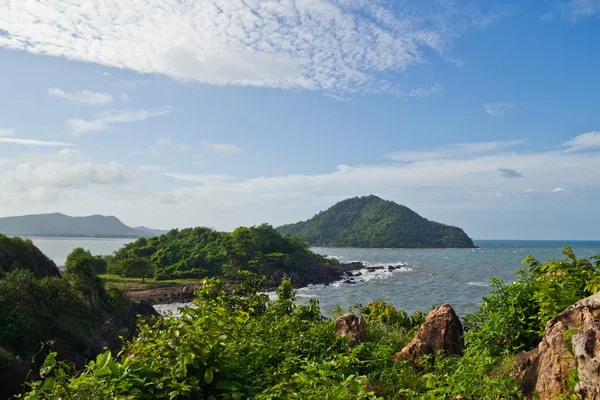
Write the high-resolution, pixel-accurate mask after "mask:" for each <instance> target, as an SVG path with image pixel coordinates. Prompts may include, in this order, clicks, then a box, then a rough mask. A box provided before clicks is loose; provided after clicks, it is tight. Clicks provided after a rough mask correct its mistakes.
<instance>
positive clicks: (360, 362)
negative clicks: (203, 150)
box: [26, 247, 600, 400]
mask: <svg viewBox="0 0 600 400" xmlns="http://www.w3.org/2000/svg"><path fill="white" fill-rule="evenodd" d="M565 254H566V256H567V258H566V259H565V260H558V261H556V260H550V261H549V262H548V263H546V264H541V263H539V262H537V261H536V260H534V259H532V258H528V259H527V260H526V262H527V263H528V264H529V268H527V269H524V270H523V271H521V272H519V278H518V279H517V281H515V282H514V283H511V284H508V285H507V284H504V283H502V282H501V281H499V280H494V281H493V282H492V286H493V287H494V289H493V291H492V292H491V294H490V295H489V296H487V297H486V298H484V303H483V305H482V307H481V308H480V310H479V311H478V312H477V313H475V314H473V315H469V316H468V317H467V318H465V322H466V327H467V332H466V334H465V344H466V349H465V351H464V353H463V354H462V355H461V356H455V357H442V356H441V355H440V354H436V355H432V356H426V357H424V358H423V359H422V362H421V364H420V366H419V368H415V367H413V366H412V365H410V364H408V362H398V363H393V362H392V361H391V358H392V356H393V355H394V354H395V353H396V352H397V351H399V350H400V349H401V348H402V347H403V346H404V345H405V344H406V343H407V342H408V341H409V340H410V339H411V337H412V336H413V335H414V333H415V329H416V327H417V326H418V325H419V324H420V323H421V322H422V321H423V316H424V315H423V314H421V313H416V314H415V315H413V316H408V315H407V314H406V313H404V312H403V311H401V310H396V309H394V308H393V307H392V306H391V305H388V304H385V303H383V302H381V301H379V302H373V303H370V304H368V305H367V306H365V307H361V306H359V308H358V309H357V311H358V312H360V313H362V314H363V315H364V316H365V319H366V320H367V325H368V329H367V332H368V334H367V339H366V340H365V341H363V342H362V343H360V344H359V345H357V346H356V347H354V348H351V349H349V348H348V342H347V339H346V338H336V337H335V336H334V329H333V321H332V320H331V319H327V318H324V317H323V316H322V315H321V313H320V310H319V307H318V302H317V301H316V300H312V301H311V302H310V303H309V304H308V305H307V306H299V305H296V304H295V302H294V293H293V291H292V287H291V285H290V283H289V282H287V281H284V283H283V284H282V286H281V287H280V288H279V290H278V299H277V300H274V301H270V300H269V299H268V297H267V296H266V295H262V294H258V293H257V292H256V289H257V282H256V280H249V281H241V282H240V285H239V286H238V287H237V288H236V289H235V290H233V291H232V292H227V291H225V290H224V289H223V286H222V285H221V283H220V282H219V281H218V280H213V279H207V280H205V281H204V283H203V285H202V286H201V288H200V289H199V291H198V293H197V294H198V299H197V300H196V301H195V306H196V308H186V309H185V310H184V312H183V315H182V316H181V318H171V319H159V320H156V321H154V322H152V323H147V324H143V325H141V327H140V332H139V336H138V337H137V338H135V339H134V340H133V341H132V342H130V343H129V344H127V345H126V346H125V348H124V349H123V351H122V353H121V358H120V359H115V358H112V357H111V355H110V353H108V352H107V353H105V354H104V355H101V356H99V357H98V359H97V360H96V361H95V362H93V363H90V364H89V365H88V366H87V368H86V370H85V371H84V372H82V373H79V374H75V375H73V376H70V377H68V376H67V375H68V374H69V373H70V372H71V370H70V368H69V366H68V365H67V364H64V363H57V362H56V360H55V355H54V354H51V355H50V356H49V357H48V359H47V361H46V363H45V364H44V366H43V368H42V372H43V375H44V376H45V378H46V379H45V380H44V381H43V383H42V382H38V383H36V384H34V385H33V391H32V392H31V393H30V394H29V395H28V396H26V399H38V398H48V399H59V398H69V399H105V398H111V399H180V398H181V399H200V398H202V399H249V398H253V399H286V398H289V399H337V400H343V399H348V400H350V399H379V398H385V399H518V398H521V397H522V396H521V393H520V391H519V386H518V382H517V381H516V378H515V377H514V376H512V375H511V373H510V372H511V370H512V360H513V354H514V353H515V352H517V351H519V350H522V349H529V348H531V347H533V346H535V345H537V343H538V341H539V340H540V338H541V335H542V327H543V326H544V324H545V323H546V322H547V320H548V319H549V318H550V317H551V316H553V315H554V314H555V313H557V312H558V311H561V310H562V309H564V308H566V307H567V306H569V305H571V304H572V303H573V302H575V301H576V300H578V299H580V298H582V297H584V296H587V295H589V294H592V293H595V292H597V291H598V289H600V257H594V258H592V260H591V261H590V260H586V259H581V260H578V259H577V258H576V257H575V255H574V254H573V252H572V251H571V249H570V248H568V247H567V248H565ZM564 398H571V397H570V394H568V393H567V394H565V397H564Z"/></svg>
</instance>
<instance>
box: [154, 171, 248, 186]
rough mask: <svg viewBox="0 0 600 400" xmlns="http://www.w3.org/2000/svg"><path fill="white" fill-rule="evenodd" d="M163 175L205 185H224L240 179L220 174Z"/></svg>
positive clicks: (169, 173) (167, 173) (166, 173)
mask: <svg viewBox="0 0 600 400" xmlns="http://www.w3.org/2000/svg"><path fill="white" fill-rule="evenodd" d="M163 175H164V176H168V177H169V178H173V179H177V180H179V181H184V182H193V183H200V184H203V185H222V184H225V183H227V182H232V181H239V179H238V178H236V177H235V176H230V175H219V174H176V173H171V172H165V173H163Z"/></svg>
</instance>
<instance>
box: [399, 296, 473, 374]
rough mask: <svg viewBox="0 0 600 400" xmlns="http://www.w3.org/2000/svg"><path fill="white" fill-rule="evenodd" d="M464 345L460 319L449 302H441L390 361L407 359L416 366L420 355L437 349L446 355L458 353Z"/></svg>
mask: <svg viewBox="0 0 600 400" xmlns="http://www.w3.org/2000/svg"><path fill="white" fill-rule="evenodd" d="M464 345H465V344H464V340H463V328H462V324H461V322H460V319H459V318H458V316H457V315H456V313H455V312H454V309H453V308H452V306H451V305H450V304H443V305H441V306H439V307H438V308H436V309H435V310H433V311H431V312H430V313H429V314H427V318H426V319H425V323H424V324H423V325H421V328H419V332H418V333H417V335H416V336H415V337H414V338H413V339H412V340H411V341H410V342H409V343H408V344H407V345H406V346H404V348H403V349H402V350H401V351H400V352H399V353H397V354H396V355H395V356H394V357H393V358H392V361H394V362H398V361H401V360H408V361H410V362H411V363H412V364H413V365H415V366H418V364H419V358H420V357H421V355H424V354H432V353H435V352H436V351H438V350H444V351H445V353H446V354H448V355H458V354H461V353H462V351H463V348H464Z"/></svg>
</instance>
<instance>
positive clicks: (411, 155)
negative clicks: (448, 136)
mask: <svg viewBox="0 0 600 400" xmlns="http://www.w3.org/2000/svg"><path fill="white" fill-rule="evenodd" d="M525 142H526V140H524V139H518V140H510V141H506V142H501V141H494V142H473V143H456V144H452V145H449V146H444V147H438V148H430V149H424V150H409V151H397V152H393V153H389V154H387V155H386V158H389V159H390V160H394V161H400V162H412V161H423V160H435V159H444V158H467V157H473V156H476V155H480V154H484V153H492V152H499V151H503V150H507V149H510V148H512V147H516V146H519V145H521V144H523V143H525Z"/></svg>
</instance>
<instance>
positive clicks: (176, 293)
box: [125, 284, 200, 304]
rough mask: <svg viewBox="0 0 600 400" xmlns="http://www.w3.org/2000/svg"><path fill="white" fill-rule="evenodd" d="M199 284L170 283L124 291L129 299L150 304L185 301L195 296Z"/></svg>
mask: <svg viewBox="0 0 600 400" xmlns="http://www.w3.org/2000/svg"><path fill="white" fill-rule="evenodd" d="M199 287H200V285H197V284H192V285H172V286H163V287H157V288H151V289H142V290H129V291H127V292H125V294H126V295H127V297H129V298H130V299H131V300H134V301H139V302H148V303H150V304H170V303H187V302H190V301H192V300H194V299H195V298H196V295H195V294H194V293H195V292H196V290H197V289H198V288H199Z"/></svg>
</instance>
